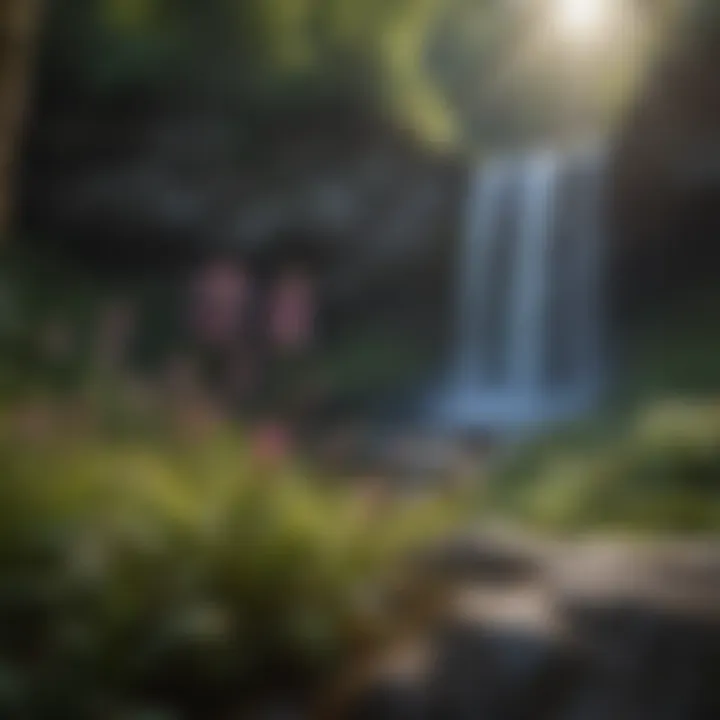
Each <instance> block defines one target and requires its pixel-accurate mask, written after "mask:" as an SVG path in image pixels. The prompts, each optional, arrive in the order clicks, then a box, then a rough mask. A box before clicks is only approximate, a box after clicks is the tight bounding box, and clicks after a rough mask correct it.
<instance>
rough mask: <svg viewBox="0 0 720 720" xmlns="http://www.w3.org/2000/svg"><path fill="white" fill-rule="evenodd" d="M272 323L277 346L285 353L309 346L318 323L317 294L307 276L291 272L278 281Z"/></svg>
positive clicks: (272, 308) (271, 317) (271, 307)
mask: <svg viewBox="0 0 720 720" xmlns="http://www.w3.org/2000/svg"><path fill="white" fill-rule="evenodd" d="M269 320H270V337H271V339H272V341H273V343H274V344H275V345H277V346H278V347H280V348H282V349H285V350H297V349H303V348H305V347H307V345H308V344H309V343H310V341H311V340H312V335H313V331H314V322H315V292H314V288H313V285H312V282H311V280H310V279H309V278H308V277H306V276H305V275H302V274H300V273H290V274H287V275H286V276H284V277H283V278H281V279H280V280H279V281H278V284H277V286H276V288H275V291H274V297H273V299H272V301H271V306H270V318H269Z"/></svg>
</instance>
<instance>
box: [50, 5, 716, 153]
mask: <svg viewBox="0 0 720 720" xmlns="http://www.w3.org/2000/svg"><path fill="white" fill-rule="evenodd" d="M620 5H622V6H623V10H624V11H625V13H626V14H624V15H623V14H622V12H620V10H617V9H615V10H613V9H610V10H609V11H608V12H609V13H610V26H609V27H608V28H606V29H605V32H604V33H603V36H602V37H601V38H600V39H599V41H598V42H594V41H593V42H590V41H588V42H582V41H578V42H577V43H573V42H569V43H568V42H567V40H568V38H563V37H558V34H557V32H556V28H555V25H556V20H557V18H555V17H554V15H555V14H557V8H556V3H555V2H554V1H553V0H532V1H531V2H524V3H510V2H499V1H498V0H451V1H450V2H446V1H445V0H363V2H359V1H358V0H204V1H203V2H202V3H198V2H189V1H188V0H145V1H144V2H141V1H140V0H127V1H125V0H65V1H64V2H58V3H55V4H54V9H55V12H54V14H53V16H52V18H51V21H50V23H49V27H50V32H49V35H48V37H49V40H50V49H49V54H48V65H52V67H53V68H54V72H63V73H65V77H66V79H67V78H70V79H71V81H72V82H73V83H74V84H80V85H85V86H90V87H91V88H94V92H101V91H102V92H110V93H113V92H115V91H116V90H118V89H119V88H120V89H122V88H127V87H135V88H137V87H146V88H147V87H150V88H152V89H153V90H154V92H157V93H160V94H166V93H172V92H174V91H177V90H178V89H182V90H183V91H187V90H189V89H190V90H192V92H194V93H210V94H211V95H214V96H216V97H218V98H220V99H221V100H223V99H225V100H227V99H231V100H238V99H239V100H240V101H241V103H240V104H241V105H243V106H244V107H250V108H262V107H268V106H271V107H272V106H275V105H277V101H278V99H283V98H288V97H292V98H294V101H295V102H300V101H301V99H300V98H301V97H302V96H304V95H308V94H309V95H310V96H312V95H313V94H315V93H316V92H320V91H321V90H322V92H330V93H335V92H342V93H344V95H348V94H349V95H351V96H353V95H355V96H361V97H363V98H365V99H367V97H368V95H370V96H372V97H373V98H374V99H376V100H377V99H379V100H381V102H382V104H383V105H384V106H385V107H388V108H390V110H391V111H392V112H393V113H394V114H395V115H396V116H398V117H399V118H400V119H401V120H402V121H403V122H404V123H405V124H406V125H407V126H408V127H409V128H412V129H415V130H416V131H417V132H418V133H420V134H421V135H422V136H423V137H425V138H427V139H429V140H432V141H443V142H444V141H454V142H459V143H464V144H465V145H466V146H470V147H473V148H474V149H477V148H482V146H483V145H485V144H487V143H506V144H516V143H519V142H526V141H528V140H532V139H536V138H537V136H538V135H544V136H547V135H550V136H556V137H557V136H562V134H563V133H565V132H567V131H573V130H587V129H591V130H595V129H597V126H598V125H601V126H602V125H603V124H605V123H607V122H608V121H610V119H612V118H613V117H615V116H616V114H617V112H618V111H619V108H621V107H622V106H623V104H624V103H625V102H626V101H627V98H628V97H630V96H632V93H633V89H634V87H635V85H636V83H637V81H638V79H639V78H641V77H642V76H643V71H644V68H645V66H646V64H647V63H648V62H650V58H652V57H654V56H655V55H656V54H657V52H658V49H657V48H658V45H659V44H662V45H665V44H667V43H669V42H674V41H675V39H676V38H677V37H678V36H680V35H682V33H681V32H680V30H679V28H680V27H681V26H684V24H685V22H684V18H685V16H686V15H687V12H686V10H685V9H683V10H682V12H681V10H680V9H679V8H678V7H676V5H677V3H673V2H672V0H666V1H664V2H661V3H656V4H654V5H653V7H652V8H650V7H649V6H647V5H646V4H642V3H639V2H638V3H636V4H632V3H613V2H609V3H608V7H609V8H613V7H616V8H617V7H619V6H620ZM709 5H711V3H710V4H708V6H709ZM613 13H614V15H613Z"/></svg>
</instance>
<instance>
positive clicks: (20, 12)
mask: <svg viewBox="0 0 720 720" xmlns="http://www.w3.org/2000/svg"><path fill="white" fill-rule="evenodd" d="M43 4H44V0H0V238H3V237H4V236H5V235H6V234H7V233H8V232H9V230H10V224H11V219H12V211H13V200H14V198H13V192H14V186H15V173H16V164H17V159H18V156H19V149H20V144H21V141H22V131H23V128H24V125H25V117H26V110H27V105H28V99H29V96H30V87H31V83H32V75H33V65H34V62H33V61H34V58H35V49H36V39H37V34H38V29H39V25H40V11H41V8H42V5H43Z"/></svg>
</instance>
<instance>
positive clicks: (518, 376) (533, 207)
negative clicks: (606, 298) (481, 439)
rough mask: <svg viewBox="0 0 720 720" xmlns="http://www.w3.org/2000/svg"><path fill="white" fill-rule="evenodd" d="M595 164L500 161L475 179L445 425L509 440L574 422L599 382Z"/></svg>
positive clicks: (594, 156)
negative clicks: (513, 432) (525, 431)
mask: <svg viewBox="0 0 720 720" xmlns="http://www.w3.org/2000/svg"><path fill="white" fill-rule="evenodd" d="M602 167H603V162H602V154H601V153H598V152H597V151H596V150H592V151H588V150H587V149H586V150H584V151H582V152H577V153H572V154H571V153H566V154H561V153H556V152H552V151H539V152H536V153H533V154H530V155H528V156H525V157H520V158H500V159H497V160H493V161H491V162H489V163H486V164H485V165H484V166H483V167H481V168H479V169H477V170H476V171H475V172H474V173H473V176H472V178H471V183H470V196H469V199H468V204H467V218H466V223H465V233H464V238H463V243H462V248H461V253H460V266H459V271H458V272H459V293H458V307H457V318H458V322H457V331H456V342H455V352H454V354H455V360H454V364H453V371H452V378H451V389H450V392H449V393H447V395H446V397H445V399H444V403H443V406H444V417H445V419H446V420H447V421H448V422H449V423H451V424H454V425H457V426H462V427H478V428H483V429H498V428H512V427H521V426H528V425H536V424H539V423H544V422H549V421H554V420H561V419H566V418H570V417H573V416H575V415H577V414H580V413H581V412H583V411H585V410H586V409H588V408H589V407H591V405H592V402H593V400H594V398H595V396H596V395H597V392H598V390H599V388H600V384H601V380H602V375H603V372H602V369H603V363H602V335H603V328H602V326H603V322H602V313H601V308H602V302H601V301H602V298H601V283H600V279H601V264H602V263H601V238H602V232H601V228H600V225H601V222H600V220H601V213H600V212H599V211H600V209H601V188H602V177H603V172H602Z"/></svg>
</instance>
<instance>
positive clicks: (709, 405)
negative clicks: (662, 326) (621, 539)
mask: <svg viewBox="0 0 720 720" xmlns="http://www.w3.org/2000/svg"><path fill="white" fill-rule="evenodd" d="M719 479H720V404H718V402H717V401H716V400H704V401H703V400H696V401H683V400H676V401H665V402H660V401H657V402H655V403H653V404H650V405H649V406H647V407H646V409H644V410H642V411H639V412H638V413H636V414H635V415H634V416H633V417H632V419H631V420H625V421H624V422H623V421H622V420H617V425H616V426H615V427H614V428H612V430H611V431H608V430H607V429H606V431H605V433H604V436H603V435H595V436H593V435H584V436H583V435H582V434H580V435H579V438H577V437H576V438H574V439H573V438H566V439H565V440H564V441H561V440H555V441H554V442H553V443H549V444H547V445H545V446H544V447H543V446H539V447H536V448H534V450H531V451H528V454H527V455H526V456H524V457H521V458H520V459H516V461H515V464H513V463H510V464H509V465H507V466H506V467H505V468H504V471H503V472H501V473H499V476H498V477H497V478H495V482H496V483H497V485H496V486H495V487H493V488H492V491H491V497H492V498H493V502H494V504H495V505H496V506H497V507H499V508H501V509H502V511H503V512H507V513H508V514H510V515H512V516H513V517H516V518H520V519H522V520H523V521H526V522H529V523H530V524H533V525H536V526H539V527H542V528H545V529H552V530H564V531H592V530H597V529H603V530H613V531H624V532H648V531H651V532H661V533H662V532H716V531H718V530H720V483H719V482H718V480H719Z"/></svg>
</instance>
